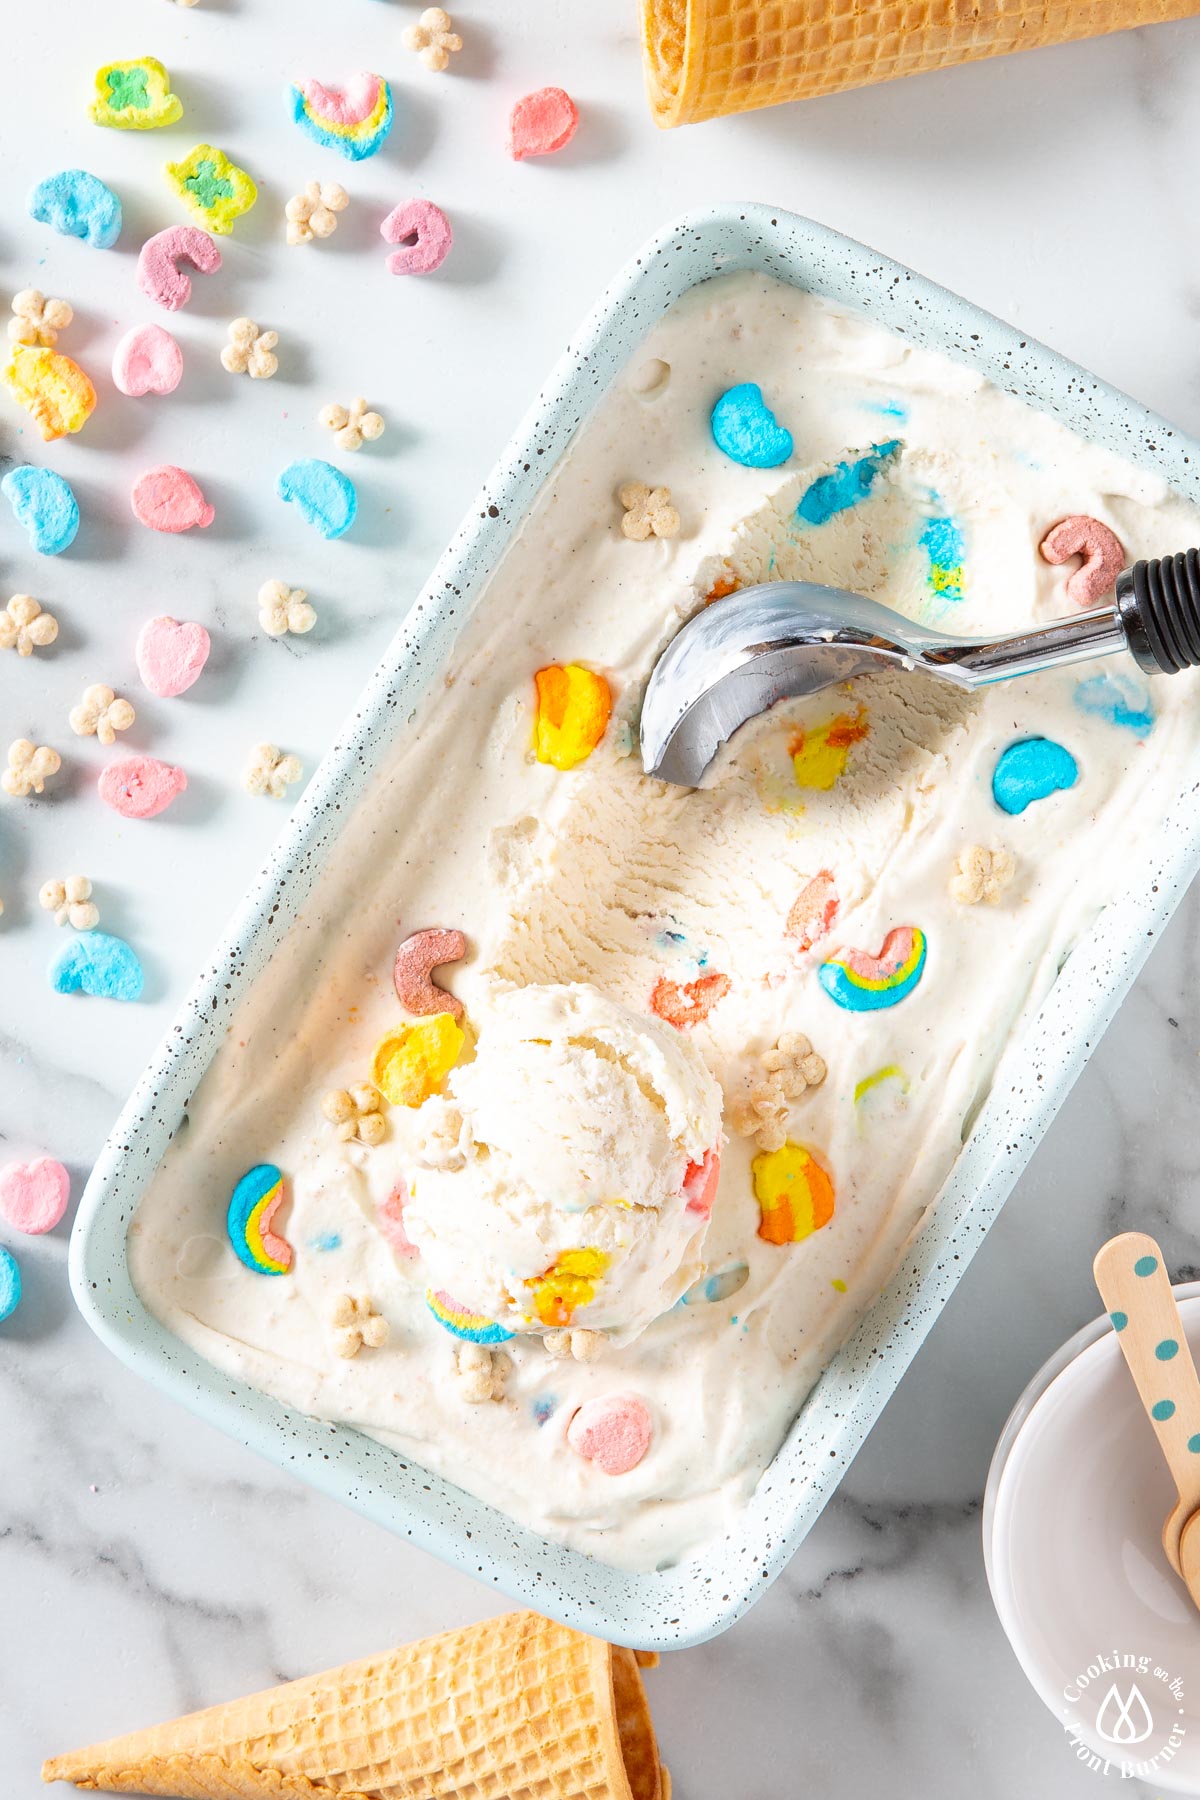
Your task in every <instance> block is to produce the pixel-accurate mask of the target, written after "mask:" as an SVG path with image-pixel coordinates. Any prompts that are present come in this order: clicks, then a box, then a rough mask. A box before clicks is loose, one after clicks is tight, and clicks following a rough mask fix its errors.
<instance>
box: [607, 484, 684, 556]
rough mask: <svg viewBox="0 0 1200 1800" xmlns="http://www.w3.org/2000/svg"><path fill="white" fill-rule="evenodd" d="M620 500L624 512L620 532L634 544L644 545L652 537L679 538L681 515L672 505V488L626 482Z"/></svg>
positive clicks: (620, 492)
mask: <svg viewBox="0 0 1200 1800" xmlns="http://www.w3.org/2000/svg"><path fill="white" fill-rule="evenodd" d="M617 499H618V500H619V501H620V502H621V505H622V507H623V508H624V510H625V516H624V518H623V519H622V520H621V530H622V532H623V533H624V535H625V536H626V537H627V538H632V539H633V541H634V542H635V543H638V544H643V543H645V541H646V539H647V538H650V537H660V538H673V537H677V536H678V535H679V514H678V513H677V512H676V510H675V508H674V507H673V506H672V505H671V490H670V488H665V487H656V488H652V487H648V486H647V485H646V483H645V482H644V481H627V482H626V483H625V485H624V487H622V488H621V489H620V491H619V493H618V494H617Z"/></svg>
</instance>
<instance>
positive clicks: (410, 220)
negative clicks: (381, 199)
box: [379, 200, 454, 275]
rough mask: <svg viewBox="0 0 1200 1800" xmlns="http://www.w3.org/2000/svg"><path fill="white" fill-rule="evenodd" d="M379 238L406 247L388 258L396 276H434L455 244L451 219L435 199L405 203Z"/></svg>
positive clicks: (388, 220)
mask: <svg viewBox="0 0 1200 1800" xmlns="http://www.w3.org/2000/svg"><path fill="white" fill-rule="evenodd" d="M379 235H380V237H381V238H383V240H384V242H385V243H388V244H400V245H402V246H403V248H402V249H399V250H396V251H394V252H393V253H392V255H391V256H389V257H388V259H387V266H388V269H389V271H390V273H391V274H393V275H432V273H433V271H434V270H435V269H440V268H441V266H442V264H443V263H444V262H445V260H446V258H447V257H448V256H449V254H450V246H451V244H452V243H453V242H454V233H453V231H452V230H451V229H450V221H449V219H448V218H447V217H446V215H445V213H444V212H443V211H442V209H441V207H440V206H435V205H434V204H433V201H432V200H405V201H402V202H401V204H400V205H399V206H397V207H394V208H393V209H392V211H391V212H390V213H389V214H388V216H387V218H386V219H385V220H384V221H383V224H382V225H381V226H380V227H379ZM410 240H411V241H410Z"/></svg>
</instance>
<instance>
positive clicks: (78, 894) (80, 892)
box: [38, 875, 100, 931]
mask: <svg viewBox="0 0 1200 1800" xmlns="http://www.w3.org/2000/svg"><path fill="white" fill-rule="evenodd" d="M38 905H39V906H44V907H45V909H46V911H47V912H52V913H53V914H54V923H55V924H56V925H72V926H74V928H75V930H76V931H94V930H95V929H96V927H97V925H98V924H99V923H100V908H99V907H98V906H97V905H96V904H95V902H94V901H93V899H92V884H91V882H90V881H89V880H88V878H87V876H86V875H68V876H67V879H66V880H65V881H47V882H44V883H43V885H42V887H41V890H40V891H39V893H38Z"/></svg>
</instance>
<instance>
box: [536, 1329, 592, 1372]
mask: <svg viewBox="0 0 1200 1800" xmlns="http://www.w3.org/2000/svg"><path fill="white" fill-rule="evenodd" d="M606 1341H607V1340H606V1338H605V1334H604V1332H602V1331H587V1330H585V1329H584V1327H583V1326H581V1325H577V1326H575V1327H574V1328H573V1329H571V1330H562V1331H547V1332H546V1333H545V1334H544V1336H543V1338H542V1345H543V1347H544V1349H545V1351H546V1353H547V1355H548V1356H553V1357H556V1358H557V1359H559V1360H561V1359H562V1358H563V1357H565V1356H573V1357H574V1358H575V1361H576V1362H583V1363H586V1362H595V1360H596V1358H597V1357H598V1356H600V1355H602V1354H603V1351H604V1346H605V1343H606Z"/></svg>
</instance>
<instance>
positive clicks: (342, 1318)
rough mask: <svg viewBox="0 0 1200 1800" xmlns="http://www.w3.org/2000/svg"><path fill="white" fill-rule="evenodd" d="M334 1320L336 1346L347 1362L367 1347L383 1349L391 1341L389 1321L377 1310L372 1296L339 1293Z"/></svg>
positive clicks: (332, 1319)
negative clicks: (389, 1339)
mask: <svg viewBox="0 0 1200 1800" xmlns="http://www.w3.org/2000/svg"><path fill="white" fill-rule="evenodd" d="M329 1316H330V1320H331V1322H332V1324H333V1328H334V1339H333V1347H334V1349H335V1350H336V1351H337V1353H338V1355H339V1356H344V1357H345V1358H346V1360H347V1361H349V1360H350V1358H351V1357H352V1356H357V1355H358V1353H359V1351H360V1350H361V1349H362V1348H363V1347H364V1345H365V1346H366V1348H367V1349H368V1350H380V1349H382V1348H383V1346H384V1344H386V1343H387V1341H388V1322H387V1320H386V1319H385V1318H383V1317H382V1316H381V1315H380V1314H379V1313H377V1312H376V1311H375V1302H374V1301H373V1300H372V1299H371V1297H370V1295H369V1294H339V1295H338V1297H337V1299H336V1300H335V1301H334V1303H333V1311H332V1312H331V1313H330V1315H329Z"/></svg>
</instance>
